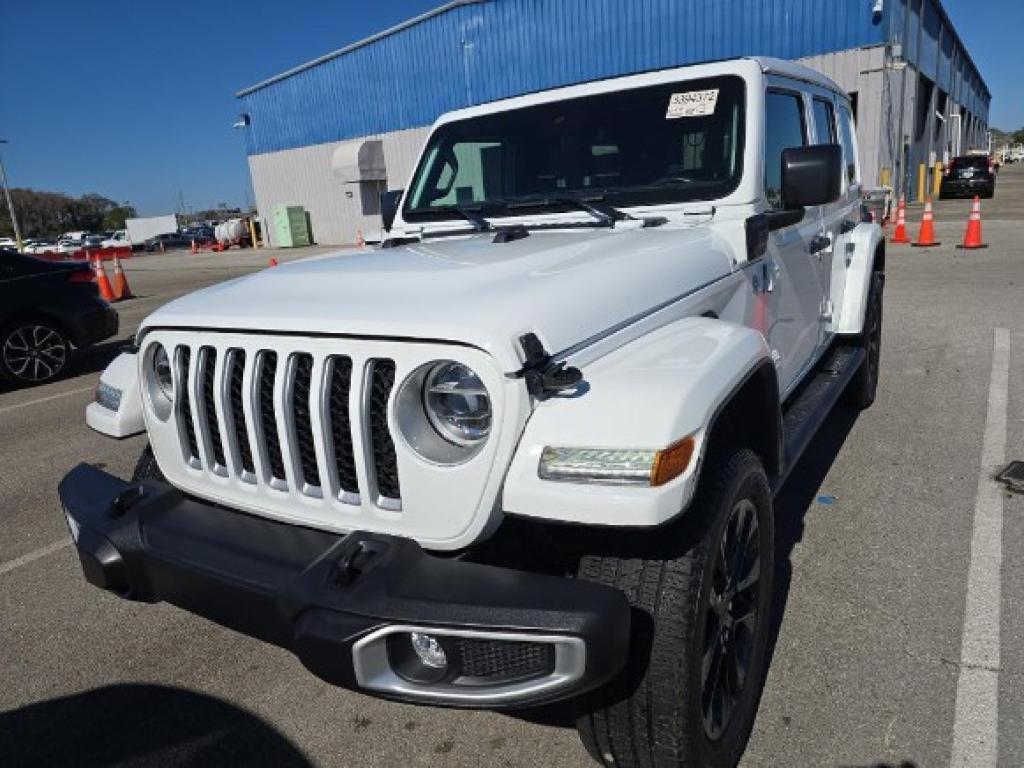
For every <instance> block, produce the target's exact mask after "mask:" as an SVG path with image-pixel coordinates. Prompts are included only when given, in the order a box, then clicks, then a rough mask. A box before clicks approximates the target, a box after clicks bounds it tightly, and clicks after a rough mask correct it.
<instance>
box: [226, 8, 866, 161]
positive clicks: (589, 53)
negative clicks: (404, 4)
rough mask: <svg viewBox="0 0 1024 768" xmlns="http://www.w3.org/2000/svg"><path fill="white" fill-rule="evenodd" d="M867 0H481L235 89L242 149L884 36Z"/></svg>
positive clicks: (402, 124)
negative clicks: (701, 64)
mask: <svg viewBox="0 0 1024 768" xmlns="http://www.w3.org/2000/svg"><path fill="white" fill-rule="evenodd" d="M884 37H885V24H884V23H883V20H882V19H876V18H874V17H873V16H872V13H871V3H870V2H867V0H487V1H486V2H480V3H476V4H473V5H467V6H463V7H460V8H456V9H453V10H450V11H448V12H447V13H444V14H442V15H440V16H436V17H434V18H431V19H428V20H426V21H424V22H422V23H420V24H417V25H415V26H413V27H411V28H409V29H406V30H404V31H402V32H399V33H396V34H394V35H391V36H389V37H386V38H383V39H381V40H378V41H376V42H374V43H373V44H371V45H368V46H366V47H363V48H359V49H357V50H354V51H351V52H349V53H347V54H345V55H343V56H340V57H337V58H334V59H329V60H327V61H324V62H322V63H320V64H318V65H316V66H314V67H312V68H310V69H306V70H303V71H301V72H298V73H296V74H294V75H292V76H290V77H288V78H286V79H284V80H281V81H278V82H276V83H273V84H271V85H268V86H266V87H263V88H259V89H257V90H254V91H252V92H250V93H247V94H245V95H243V96H242V97H241V101H242V105H243V109H244V110H245V111H246V112H248V113H249V115H250V118H251V122H250V125H249V127H248V129H247V131H246V133H247V142H248V152H249V154H259V153H264V152H273V151H278V150H282V149H290V148H294V147H300V146H307V145H312V144H321V143H325V142H329V141H339V140H342V139H346V138H352V137H357V136H369V135H374V134H380V133H385V132H389V131H394V130H401V129H405V128H410V127H417V126H424V125H429V124H430V123H431V122H433V120H434V119H435V118H436V117H437V116H438V115H439V114H441V113H442V112H445V111H448V110H451V109H456V108H459V107H463V106H468V105H471V104H476V103H481V102H485V101H492V100H495V99H500V98H505V97H508V96H513V95H517V94H520V93H528V92H531V91H537V90H543V89H546V88H553V87H557V86H560V85H567V84H570V83H575V82H580V81H585V80H593V79H598V78H603V77H612V76H615V75H620V74H626V73H631V72H639V71H644V70H649V69H659V68H664V67H671V66H677V65H681V64H689V63H694V62H698V61H708V60H712V59H722V58H729V57H733V56H744V55H755V54H756V55H767V56H778V57H780V58H785V59H796V58H799V57H802V56H810V55H814V54H818V53H824V52H829V51H841V50H845V49H850V48H857V47H860V46H866V45H873V44H878V43H881V42H883V40H884Z"/></svg>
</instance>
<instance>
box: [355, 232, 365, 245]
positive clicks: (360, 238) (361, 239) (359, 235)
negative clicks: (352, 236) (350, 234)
mask: <svg viewBox="0 0 1024 768" xmlns="http://www.w3.org/2000/svg"><path fill="white" fill-rule="evenodd" d="M365 246H366V238H365V237H363V230H361V229H357V230H356V247H358V248H364V247H365Z"/></svg>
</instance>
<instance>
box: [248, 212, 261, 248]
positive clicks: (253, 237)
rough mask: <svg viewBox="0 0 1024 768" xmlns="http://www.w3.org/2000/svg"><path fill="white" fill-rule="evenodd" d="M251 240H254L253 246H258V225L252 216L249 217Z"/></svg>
mask: <svg viewBox="0 0 1024 768" xmlns="http://www.w3.org/2000/svg"><path fill="white" fill-rule="evenodd" d="M249 240H250V241H251V242H252V247H253V248H258V247H259V243H257V242H256V225H255V224H254V223H253V220H252V217H251V216H250V217H249Z"/></svg>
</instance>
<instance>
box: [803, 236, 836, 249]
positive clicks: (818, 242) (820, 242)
mask: <svg viewBox="0 0 1024 768" xmlns="http://www.w3.org/2000/svg"><path fill="white" fill-rule="evenodd" d="M830 245H832V238H831V237H829V236H828V235H815V236H814V237H812V238H811V242H810V244H809V245H808V246H807V250H808V251H809V252H810V253H821V252H822V251H824V250H825V249H826V248H828V247H829V246H830Z"/></svg>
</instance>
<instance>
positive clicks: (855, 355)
mask: <svg viewBox="0 0 1024 768" xmlns="http://www.w3.org/2000/svg"><path fill="white" fill-rule="evenodd" d="M863 361H864V350H863V349H861V348H860V347H843V346H839V347H835V348H834V349H832V350H831V351H830V352H829V353H828V354H827V355H826V356H825V357H824V358H823V359H822V360H821V362H820V363H818V367H817V368H816V369H815V371H814V373H813V374H811V376H810V377H808V379H807V381H806V382H804V384H803V385H802V386H801V387H800V389H799V390H797V393H796V397H794V398H793V399H791V400H790V401H789V403H788V404H787V405H786V407H785V412H784V413H783V415H782V431H783V465H782V472H781V474H779V475H777V476H776V477H774V478H773V479H772V492H773V493H778V491H779V489H780V488H781V487H782V484H783V483H784V482H785V481H786V478H787V477H788V476H789V473H790V471H791V470H792V469H793V466H794V465H795V464H796V462H797V461H798V460H799V459H800V456H801V455H802V454H803V452H804V450H805V449H806V448H807V446H808V445H809V444H810V442H811V438H813V437H814V433H815V432H817V431H818V427H820V426H821V423H822V422H823V421H824V420H825V417H826V416H828V414H829V412H830V411H831V410H832V407H833V406H834V405H835V404H836V401H837V400H839V396H840V395H842V394H843V390H844V389H845V388H846V385H847V384H849V383H850V379H852V378H853V375H854V374H855V373H856V372H857V369H858V368H859V367H860V364H861V363H862V362H863Z"/></svg>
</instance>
